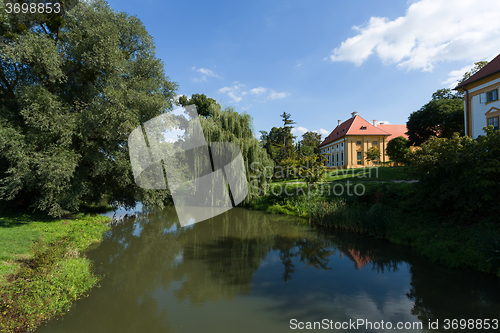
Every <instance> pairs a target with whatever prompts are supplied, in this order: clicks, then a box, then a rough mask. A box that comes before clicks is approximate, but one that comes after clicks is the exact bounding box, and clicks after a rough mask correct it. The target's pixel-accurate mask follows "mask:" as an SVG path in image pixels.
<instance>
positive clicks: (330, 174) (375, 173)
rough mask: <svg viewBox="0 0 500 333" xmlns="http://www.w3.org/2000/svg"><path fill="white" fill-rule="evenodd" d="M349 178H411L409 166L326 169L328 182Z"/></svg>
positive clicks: (377, 179)
mask: <svg viewBox="0 0 500 333" xmlns="http://www.w3.org/2000/svg"><path fill="white" fill-rule="evenodd" d="M343 180H349V181H352V182H356V183H357V182H391V181H395V180H411V178H410V177H409V176H408V171H407V167H404V166H399V167H370V168H354V169H329V170H327V171H325V179H324V181H326V182H336V181H343ZM303 181H304V180H303V179H300V178H295V179H290V180H286V181H282V180H276V181H275V182H274V183H276V184H279V183H295V182H303Z"/></svg>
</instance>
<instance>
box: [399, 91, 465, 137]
mask: <svg viewBox="0 0 500 333" xmlns="http://www.w3.org/2000/svg"><path fill="white" fill-rule="evenodd" d="M439 92H440V91H439V90H438V91H437V92H436V93H434V95H433V98H434V99H433V100H431V101H430V102H429V103H427V104H425V105H424V106H423V107H422V108H420V110H418V111H415V112H412V113H411V114H410V117H408V122H407V123H406V127H407V128H408V136H409V141H410V144H411V145H417V146H419V145H421V144H422V143H424V142H425V141H426V140H428V139H429V138H430V137H438V138H451V136H452V135H453V133H455V132H457V133H459V134H460V135H464V133H465V128H464V105H463V104H464V103H463V101H462V100H461V99H460V98H458V97H453V98H446V95H443V94H440V93H439Z"/></svg>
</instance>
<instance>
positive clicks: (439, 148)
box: [408, 126, 500, 220]
mask: <svg viewBox="0 0 500 333" xmlns="http://www.w3.org/2000/svg"><path fill="white" fill-rule="evenodd" d="M485 131H486V135H484V136H480V137H478V138H477V139H475V140H474V139H471V138H470V137H467V136H465V137H460V136H459V135H458V134H456V133H455V135H454V136H453V137H452V138H449V139H445V138H431V139H429V140H428V141H427V142H426V143H425V144H423V145H422V149H421V150H417V151H415V152H413V153H411V154H409V155H408V158H409V162H410V163H411V173H413V174H414V175H415V176H417V177H418V179H419V182H418V184H417V188H418V193H419V194H420V195H421V199H422V200H425V202H426V206H428V207H430V208H434V209H439V210H441V211H444V212H448V213H449V212H453V213H457V214H456V215H457V217H459V218H462V219H463V218H471V217H472V216H473V215H474V216H475V217H476V218H475V220H478V219H477V217H481V218H483V219H484V218H493V217H494V216H496V215H498V213H500V209H499V208H500V207H499V204H498V203H499V202H500V132H499V131H494V130H493V127H491V126H490V127H486V128H485Z"/></svg>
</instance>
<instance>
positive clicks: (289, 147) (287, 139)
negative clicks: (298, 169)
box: [281, 112, 296, 158]
mask: <svg viewBox="0 0 500 333" xmlns="http://www.w3.org/2000/svg"><path fill="white" fill-rule="evenodd" d="M290 118H291V114H289V113H286V112H283V114H282V115H281V119H282V120H283V158H293V157H294V156H295V149H294V146H293V140H294V139H295V136H293V135H292V128H293V126H292V125H294V124H296V123H295V122H294V121H293V120H292V119H290Z"/></svg>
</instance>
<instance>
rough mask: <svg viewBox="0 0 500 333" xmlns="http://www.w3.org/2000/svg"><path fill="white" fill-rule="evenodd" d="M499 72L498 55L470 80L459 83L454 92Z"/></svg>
mask: <svg viewBox="0 0 500 333" xmlns="http://www.w3.org/2000/svg"><path fill="white" fill-rule="evenodd" d="M498 72H500V54H499V55H497V56H496V57H495V59H493V60H492V61H490V62H489V63H488V64H487V65H486V66H484V67H483V68H481V69H480V70H478V71H477V72H476V74H474V75H472V76H471V77H470V78H468V79H467V80H465V81H464V82H462V83H459V84H458V86H456V87H455V88H454V90H460V89H463V87H465V86H466V85H468V84H470V83H472V82H476V81H478V80H481V79H482V78H485V77H487V76H490V75H492V74H495V73H498Z"/></svg>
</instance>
